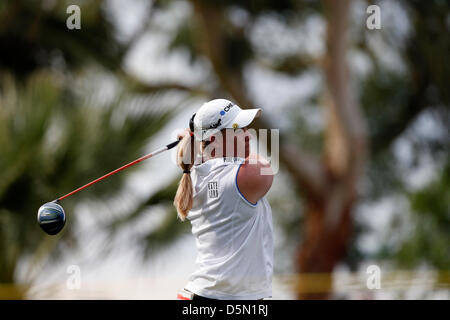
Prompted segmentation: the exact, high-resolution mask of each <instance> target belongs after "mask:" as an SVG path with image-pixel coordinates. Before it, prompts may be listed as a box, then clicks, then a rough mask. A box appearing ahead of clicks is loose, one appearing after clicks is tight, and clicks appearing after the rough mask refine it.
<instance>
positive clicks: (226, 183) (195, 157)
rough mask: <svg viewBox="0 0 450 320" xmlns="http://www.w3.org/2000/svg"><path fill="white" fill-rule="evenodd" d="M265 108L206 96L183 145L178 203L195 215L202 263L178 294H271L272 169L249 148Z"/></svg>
mask: <svg viewBox="0 0 450 320" xmlns="http://www.w3.org/2000/svg"><path fill="white" fill-rule="evenodd" d="M260 112H261V110H260V109H250V110H242V109H241V108H239V106H237V105H236V104H234V103H232V102H230V101H228V100H225V99H216V100H212V101H209V102H207V103H205V104H203V105H202V107H201V108H200V109H199V110H198V111H197V113H196V114H194V116H193V117H192V118H191V123H190V130H188V131H186V132H185V133H184V137H183V139H182V141H181V142H180V143H179V145H178V150H177V164H178V166H179V167H180V168H181V169H182V170H183V176H182V178H181V181H180V183H179V186H178V190H177V193H176V196H175V201H174V205H175V207H176V209H177V212H178V216H179V218H180V219H181V220H184V219H185V218H187V219H188V220H190V222H191V224H192V233H193V235H194V237H195V242H196V247H197V251H198V255H197V260H196V264H197V267H198V268H197V270H196V271H195V272H194V273H193V274H192V275H191V276H190V278H189V281H188V283H187V285H186V286H185V288H184V289H183V290H181V291H180V292H179V293H178V296H177V298H178V299H183V300H202V299H227V300H238V299H240V300H243V299H245V300H250V299H263V298H266V297H271V296H272V270H273V237H272V211H271V208H270V205H269V203H268V201H267V200H266V198H265V197H264V195H265V194H266V193H267V192H268V191H269V189H270V187H271V185H272V181H273V175H272V172H271V170H270V164H269V163H268V162H267V161H266V160H264V159H262V158H261V157H259V156H258V155H250V152H249V151H250V144H249V140H250V137H251V135H250V133H249V132H248V131H247V128H246V127H247V126H248V125H249V124H250V123H251V122H252V121H253V119H254V118H255V117H257V116H258V115H259V114H260Z"/></svg>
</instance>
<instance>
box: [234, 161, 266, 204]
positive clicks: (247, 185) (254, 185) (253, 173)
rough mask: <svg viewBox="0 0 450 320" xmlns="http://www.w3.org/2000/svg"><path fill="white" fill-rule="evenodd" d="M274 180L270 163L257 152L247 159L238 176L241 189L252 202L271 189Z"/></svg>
mask: <svg viewBox="0 0 450 320" xmlns="http://www.w3.org/2000/svg"><path fill="white" fill-rule="evenodd" d="M272 182H273V173H272V170H271V167H270V163H269V162H268V161H267V160H266V159H264V158H263V157H261V156H259V155H257V154H252V155H250V156H249V157H248V158H247V159H246V162H245V163H244V164H242V165H241V168H240V169H239V173H238V176H237V184H238V187H239V190H240V191H241V193H242V194H243V196H244V197H245V198H246V199H247V200H248V201H250V202H252V203H256V202H257V201H258V200H259V199H261V198H262V197H263V196H264V195H265V194H266V193H267V192H268V191H269V189H270V187H271V186H272Z"/></svg>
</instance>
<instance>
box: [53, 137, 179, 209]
mask: <svg viewBox="0 0 450 320" xmlns="http://www.w3.org/2000/svg"><path fill="white" fill-rule="evenodd" d="M179 142H180V141H179V140H178V141H175V142H172V143H170V144H168V145H166V146H165V147H162V148H160V149H158V150H155V151H153V152H152V153H149V154H147V155H145V156H143V157H140V158H139V159H136V160H134V161H132V162H130V163H128V164H126V165H124V166H122V167H120V168H118V169H116V170H114V171H111V172H110V173H107V174H105V175H104V176H102V177H100V178H98V179H95V180H94V181H91V182H89V183H87V184H85V185H84V186H82V187H79V188H78V189H76V190H74V191H72V192H70V193H68V194H66V195H65V196H62V197H60V198H58V199H57V200H63V199H65V198H67V197H69V196H71V195H73V194H75V193H77V192H79V191H81V190H83V189H86V188H87V187H90V186H92V185H93V184H95V183H97V182H99V181H102V180H103V179H106V178H108V177H110V176H112V175H113V174H116V173H117V172H119V171H122V170H124V169H126V168H128V167H131V166H134V165H135V164H137V163H139V162H141V161H144V160H147V159H148V158H151V157H153V156H156V155H157V154H159V153H161V152H164V151H167V150H169V149H172V148H173V147H175V146H176V145H177V144H178V143H179Z"/></svg>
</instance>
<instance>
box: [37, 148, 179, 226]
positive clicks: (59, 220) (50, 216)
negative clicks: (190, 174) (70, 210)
mask: <svg viewBox="0 0 450 320" xmlns="http://www.w3.org/2000/svg"><path fill="white" fill-rule="evenodd" d="M180 141H181V140H177V141H174V142H172V143H169V144H168V145H166V146H164V147H161V148H159V149H157V150H155V151H153V152H152V153H149V154H147V155H145V156H143V157H140V158H139V159H136V160H134V161H132V162H130V163H128V164H126V165H124V166H122V167H120V168H118V169H116V170H114V171H111V172H110V173H107V174H105V175H104V176H101V177H100V178H98V179H95V180H94V181H91V182H89V183H87V184H85V185H84V186H82V187H79V188H78V189H75V190H74V191H72V192H69V193H68V194H66V195H64V196H62V197H59V198H58V199H56V200H53V201H51V202H47V203H45V204H43V205H42V206H41V207H40V208H39V210H38V215H37V221H38V223H39V226H40V227H41V228H42V230H44V231H45V232H46V233H47V234H49V235H55V234H57V233H59V232H60V231H61V230H62V228H63V227H64V225H65V223H66V214H65V212H64V209H63V207H62V206H61V204H60V201H61V200H63V199H65V198H67V197H70V196H71V195H74V194H75V193H77V192H79V191H81V190H83V189H86V188H87V187H89V186H92V185H93V184H95V183H97V182H100V181H102V180H104V179H106V178H108V177H110V176H112V175H114V174H116V173H117V172H119V171H122V170H124V169H126V168H129V167H131V166H133V165H135V164H137V163H139V162H141V161H144V160H147V159H149V158H151V157H153V156H156V155H157V154H160V153H162V152H164V151H167V150H170V149H172V148H173V147H175V146H176V145H178V143H179V142H180Z"/></svg>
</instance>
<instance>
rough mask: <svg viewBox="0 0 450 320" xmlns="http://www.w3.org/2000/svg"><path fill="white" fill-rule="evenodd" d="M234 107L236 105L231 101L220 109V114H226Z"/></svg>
mask: <svg viewBox="0 0 450 320" xmlns="http://www.w3.org/2000/svg"><path fill="white" fill-rule="evenodd" d="M233 107H234V104H233V103H231V102H230V103H229V104H228V105H227V106H226V107H225V108H223V110H222V111H220V115H221V116H224V115H225V113H227V112H228V111H230V109H231V108H233Z"/></svg>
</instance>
